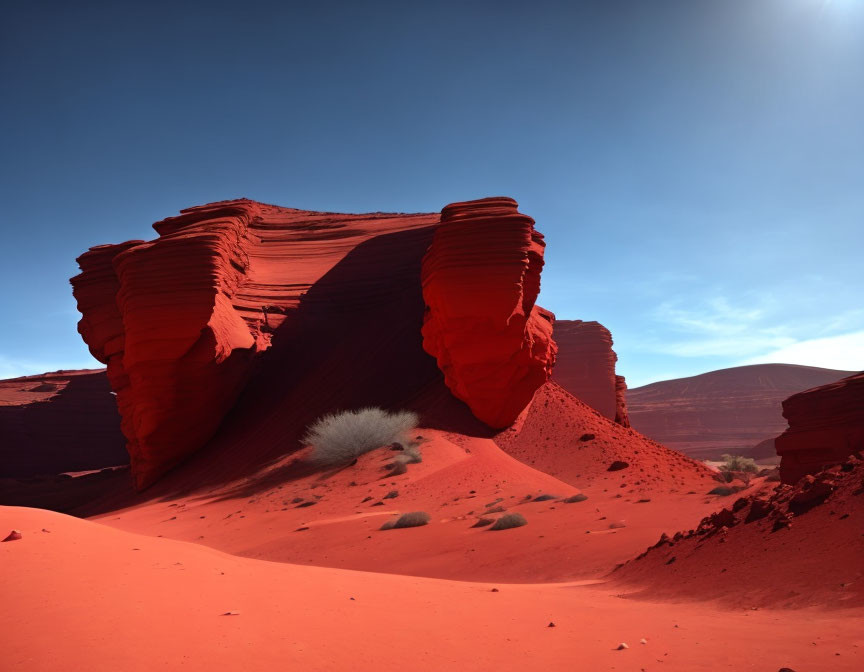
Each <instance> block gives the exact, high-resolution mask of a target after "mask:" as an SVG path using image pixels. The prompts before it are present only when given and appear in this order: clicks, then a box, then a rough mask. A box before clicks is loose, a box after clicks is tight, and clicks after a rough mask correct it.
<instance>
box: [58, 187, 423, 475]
mask: <svg viewBox="0 0 864 672" xmlns="http://www.w3.org/2000/svg"><path fill="white" fill-rule="evenodd" d="M437 221H438V215H434V214H432V215H389V214H380V213H376V214H368V215H340V214H334V213H322V212H307V211H303V210H294V209H290V208H279V207H276V206H270V205H264V204H261V203H256V202H254V201H248V200H245V199H243V200H237V201H226V202H222V203H214V204H210V205H205V206H201V207H196V208H190V209H188V210H184V211H183V213H182V214H181V215H180V216H178V217H172V218H169V219H166V220H164V221H162V222H158V223H157V224H155V225H154V228H155V229H156V231H157V232H158V233H159V236H160V237H159V238H157V239H156V240H154V241H152V242H141V241H131V242H127V243H123V244H121V245H103V246H99V247H95V248H92V249H91V250H90V251H89V252H87V253H85V254H84V255H82V256H81V257H80V258H79V260H78V262H79V265H80V267H81V274H80V275H78V276H76V277H75V278H73V279H72V285H73V291H74V294H75V297H76V299H77V301H78V307H79V310H80V311H81V313H82V316H83V317H82V319H81V321H80V323H79V331H80V333H81V335H82V337H83V338H84V340H85V341H86V342H87V344H88V346H89V347H90V351H91V352H92V353H93V355H94V356H95V357H96V358H97V359H99V360H100V361H102V362H104V363H105V364H106V365H107V367H108V377H109V380H110V382H111V386H112V387H113V389H114V391H115V392H116V393H117V404H118V407H119V410H120V414H121V416H122V430H123V433H124V434H125V436H126V439H127V448H128V450H129V454H130V457H131V461H132V469H133V474H134V477H135V481H136V485H137V486H138V487H139V488H141V487H146V486H147V485H149V484H150V483H152V482H153V481H154V480H156V479H157V478H158V477H159V476H160V475H161V474H163V473H164V472H165V471H167V470H168V469H170V468H171V467H172V466H174V465H175V464H176V463H177V462H179V461H180V460H181V459H183V458H184V457H185V456H187V455H188V454H189V453H191V452H193V451H195V450H197V449H198V448H200V447H201V446H202V445H203V444H204V443H205V442H206V441H207V440H208V439H209V438H211V436H212V435H213V434H214V432H215V431H216V429H217V427H218V426H219V424H220V422H221V420H222V418H223V416H224V415H225V413H226V412H227V411H228V409H229V408H230V407H231V406H232V405H233V403H234V402H235V400H236V398H237V396H238V394H239V393H240V391H241V389H242V388H243V386H244V384H245V381H246V378H247V375H248V373H249V370H250V367H251V366H252V364H253V361H254V359H255V358H256V355H258V354H259V353H261V352H262V351H264V350H266V349H267V348H268V347H269V344H270V339H271V335H272V333H273V331H274V330H275V329H276V328H277V327H279V326H280V325H281V324H282V323H283V322H286V321H289V320H290V319H291V316H292V315H293V314H294V312H295V311H296V309H297V307H298V306H299V304H300V302H301V299H302V297H303V296H304V294H305V293H306V292H307V291H308V290H309V289H310V288H311V287H312V286H313V284H315V283H316V282H317V281H318V280H319V279H320V278H321V277H322V276H324V275H325V274H326V273H327V272H328V271H329V270H330V269H332V267H333V266H334V265H336V264H337V263H339V262H340V261H341V260H343V259H344V258H345V257H346V255H348V254H349V253H350V252H351V251H352V250H354V249H355V248H356V247H357V246H358V245H359V244H361V243H362V242H364V241H366V240H369V239H371V238H373V237H376V236H381V235H382V234H388V233H395V232H399V231H405V230H407V229H414V228H420V227H428V226H430V225H433V224H435V223H436V222H437ZM381 263H387V261H386V260H384V259H382V260H381Z"/></svg>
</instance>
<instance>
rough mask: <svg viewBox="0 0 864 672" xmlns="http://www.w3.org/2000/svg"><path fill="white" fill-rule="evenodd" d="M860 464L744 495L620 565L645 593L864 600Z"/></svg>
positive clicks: (837, 602)
mask: <svg viewBox="0 0 864 672" xmlns="http://www.w3.org/2000/svg"><path fill="white" fill-rule="evenodd" d="M862 526H864V463H862V462H861V461H860V460H857V459H855V458H850V460H849V461H848V462H847V463H845V464H844V465H843V466H842V467H834V468H833V469H830V470H827V471H823V472H821V473H819V474H818V475H817V476H815V477H814V476H807V477H806V478H804V479H802V480H801V481H800V482H799V483H798V484H796V485H795V486H789V485H780V486H778V487H777V488H776V490H775V491H774V492H773V493H772V494H770V495H759V496H755V497H752V496H751V497H746V498H740V499H738V500H736V501H735V503H734V504H733V505H732V506H731V507H730V508H726V509H723V510H721V511H719V512H717V513H715V514H713V515H711V516H709V517H707V518H705V519H703V520H702V522H701V523H700V525H699V526H698V527H697V528H695V529H693V530H690V531H689V532H679V533H677V534H675V535H674V536H673V537H671V538H670V537H668V536H666V535H664V536H663V537H661V539H660V541H659V542H657V543H656V544H655V545H654V546H652V547H651V548H649V549H648V550H647V551H646V552H645V553H644V554H642V555H641V556H639V557H638V558H636V559H635V560H631V561H630V562H628V563H627V564H626V565H624V566H623V567H621V568H620V569H619V570H617V571H616V572H615V573H614V574H613V575H612V577H611V578H612V579H613V580H614V582H615V583H616V584H618V585H622V586H626V587H628V588H630V589H633V588H637V589H639V592H637V593H635V596H638V597H642V598H645V599H654V598H659V599H679V600H705V599H717V600H720V601H722V602H723V603H724V604H726V605H729V606H736V607H764V606H768V607H774V608H792V607H808V606H821V607H827V608H832V609H838V608H851V607H861V606H864V565H862V563H861V559H862V558H864V535H862V534H861V530H862V529H864V527H862Z"/></svg>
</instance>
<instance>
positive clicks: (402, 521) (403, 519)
mask: <svg viewBox="0 0 864 672" xmlns="http://www.w3.org/2000/svg"><path fill="white" fill-rule="evenodd" d="M430 520H431V518H430V516H429V514H428V513H426V512H425V511H411V512H410V513H403V514H402V515H401V516H399V517H398V518H397V519H396V520H388V521H387V522H386V523H384V524H383V525H382V526H381V529H382V530H397V529H399V528H400V527H420V526H421V525H427V524H428V523H429V521H430Z"/></svg>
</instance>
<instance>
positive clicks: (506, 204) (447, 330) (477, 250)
mask: <svg viewBox="0 0 864 672" xmlns="http://www.w3.org/2000/svg"><path fill="white" fill-rule="evenodd" d="M517 207H518V206H517V203H516V201H514V200H513V199H510V198H486V199H482V200H478V201H468V202H465V203H453V204H451V205H448V206H446V207H445V208H444V209H443V210H442V211H441V224H440V225H439V227H438V228H437V229H436V231H435V236H434V238H433V240H432V245H431V246H430V248H429V251H428V252H427V253H426V256H425V257H424V259H423V269H422V283H423V299H424V301H425V303H426V306H427V312H426V316H425V319H424V324H423V347H424V349H425V350H426V351H427V352H428V353H429V354H431V355H432V356H434V357H435V359H436V360H437V362H438V367H439V368H440V369H441V371H442V372H443V373H444V380H445V383H446V384H447V387H448V388H449V389H450V391H451V392H452V393H453V395H454V396H456V397H457V398H459V399H461V400H463V401H464V402H465V403H466V404H468V406H469V407H470V408H471V411H472V412H473V413H474V415H475V416H476V417H477V418H478V419H480V420H481V421H483V422H484V423H486V424H487V425H489V426H490V427H494V428H502V427H507V426H508V425H510V424H511V423H512V422H513V421H514V420H515V419H516V417H517V416H518V415H519V413H520V412H521V411H522V410H523V409H524V408H525V406H526V405H527V404H528V402H530V401H531V398H532V397H533V396H534V392H535V391H536V390H537V388H539V387H540V386H541V385H542V384H543V383H545V382H546V380H547V379H548V378H549V374H550V372H551V369H552V365H553V364H554V362H555V353H556V347H555V342H554V341H553V340H552V320H553V319H554V316H553V315H552V314H551V313H550V312H548V311H546V310H543V309H542V308H540V307H539V306H536V305H534V302H535V300H536V299H537V294H538V293H539V291H540V271H541V270H542V268H543V250H544V247H545V243H544V242H543V236H542V235H541V234H540V233H539V232H537V231H535V230H534V220H533V219H531V218H530V217H528V216H527V215H523V214H521V213H520V212H519V211H518V210H517Z"/></svg>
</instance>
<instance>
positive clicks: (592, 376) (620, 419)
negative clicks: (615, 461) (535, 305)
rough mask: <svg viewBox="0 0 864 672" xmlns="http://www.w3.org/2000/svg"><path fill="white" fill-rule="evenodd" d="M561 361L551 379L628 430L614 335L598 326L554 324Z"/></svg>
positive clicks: (621, 377) (595, 323)
mask: <svg viewBox="0 0 864 672" xmlns="http://www.w3.org/2000/svg"><path fill="white" fill-rule="evenodd" d="M554 336H555V342H556V343H557V344H558V359H557V361H556V363H555V370H554V372H553V374H552V378H553V379H554V380H555V382H556V383H558V384H559V385H560V386H561V387H563V388H564V389H565V390H567V391H568V392H569V393H570V394H572V395H573V396H574V397H577V398H578V399H580V400H581V401H583V402H585V403H586V404H588V405H589V406H590V407H591V408H593V409H594V410H596V411H598V412H599V413H600V414H601V415H603V416H605V417H607V418H609V419H610V420H614V421H615V422H617V423H618V424H620V425H623V426H625V427H629V426H630V424H629V419H628V417H627V403H626V391H627V385H626V383H625V382H624V377H623V376H616V375H615V362H617V361H618V355H616V354H615V351H614V350H612V334H610V333H609V330H608V329H607V328H606V327H604V326H603V325H602V324H600V323H599V322H583V321H582V320H555V330H554Z"/></svg>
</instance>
